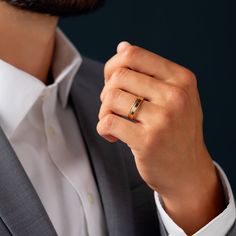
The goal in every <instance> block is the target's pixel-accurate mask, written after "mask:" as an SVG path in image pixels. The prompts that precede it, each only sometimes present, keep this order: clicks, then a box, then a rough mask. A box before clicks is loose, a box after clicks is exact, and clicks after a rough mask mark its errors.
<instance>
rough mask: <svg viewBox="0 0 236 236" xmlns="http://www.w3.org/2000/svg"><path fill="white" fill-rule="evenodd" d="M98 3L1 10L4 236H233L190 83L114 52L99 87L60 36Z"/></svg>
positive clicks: (230, 209)
mask: <svg viewBox="0 0 236 236" xmlns="http://www.w3.org/2000/svg"><path fill="white" fill-rule="evenodd" d="M100 5H102V1H99V0H67V1H59V0H37V1H33V0H5V1H1V2H0V34H1V37H0V59H1V60H0V126H1V130H0V161H1V165H0V203H1V204H0V218H1V221H0V235H1V236H8V235H17V236H27V235H31V236H32V235H66V236H75V235H83V236H84V235H92V236H93V235H96V236H101V235H112V236H114V235H115V236H125V235H127V236H128V235H129V236H130V235H181V236H182V235H199V236H203V235H208V236H209V235H235V234H236V226H234V222H235V205H234V200H233V194H232V191H231V189H230V185H229V183H228V181H227V178H226V176H225V175H224V173H223V171H222V170H221V169H220V167H219V166H217V164H214V163H213V161H212V159H211V156H210V154H209V153H208V151H207V148H206V146H205V144H204V139H203V132H202V117H203V115H202V110H201V105H200V99H199V95H198V91H197V82H196V78H195V76H194V74H193V73H192V72H190V71H189V70H188V69H186V68H184V67H182V66H180V65H177V64H175V63H173V62H171V61H168V60H166V59H164V58H162V57H161V56H159V55H156V54H154V53H151V52H149V51H146V50H144V49H142V48H139V47H136V46H132V45H130V44H129V43H127V42H122V43H120V44H119V46H118V47H117V54H116V55H115V56H114V57H112V59H110V60H109V61H108V62H107V63H106V65H105V69H104V72H105V73H104V74H105V76H104V77H105V86H104V84H103V66H102V65H101V64H100V63H97V62H94V61H92V60H90V59H86V58H81V56H80V55H79V53H78V52H77V51H76V49H75V48H74V47H73V46H72V44H71V43H70V42H69V41H68V39H67V38H66V37H65V36H64V35H63V33H62V32H60V30H58V29H57V21H58V17H59V16H65V15H74V14H78V15H80V14H82V13H84V12H87V11H89V10H92V9H96V8H98V7H99V6H100ZM76 30H77V29H76ZM101 90H102V92H101ZM100 93H101V94H100ZM100 99H101V104H100ZM98 113H99V115H98ZM97 117H99V121H98V118H97ZM96 128H97V132H98V133H99V134H100V136H102V137H103V138H105V139H106V140H107V141H109V142H110V143H114V144H110V143H109V142H107V141H105V140H104V139H102V138H101V137H100V136H99V135H98V134H97V132H96ZM118 140H120V141H122V142H118Z"/></svg>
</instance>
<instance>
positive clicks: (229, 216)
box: [154, 163, 236, 236]
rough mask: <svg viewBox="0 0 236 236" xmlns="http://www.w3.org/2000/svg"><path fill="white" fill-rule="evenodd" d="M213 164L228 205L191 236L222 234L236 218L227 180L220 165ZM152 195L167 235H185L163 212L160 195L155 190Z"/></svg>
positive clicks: (231, 193)
mask: <svg viewBox="0 0 236 236" xmlns="http://www.w3.org/2000/svg"><path fill="white" fill-rule="evenodd" d="M215 166H216V168H217V170H218V173H219V176H220V179H221V182H222V185H223V188H224V192H225V196H226V199H227V201H228V205H227V207H226V208H225V210H224V211H223V212H221V213H220V214H219V215H218V216H217V217H215V218H214V219H213V220H212V221H210V222H209V223H208V224H207V225H205V226H204V227H203V228H201V229H200V230H199V231H198V232H196V233H195V234H194V235H193V236H215V235H218V236H224V235H226V234H227V232H228V231H229V230H230V228H231V227H232V226H233V224H234V222H235V219H236V210H235V202H234V197H233V192H232V189H231V187H230V184H229V181H228V179H227V177H226V175H225V173H224V171H223V170H222V169H221V167H220V166H219V165H218V164H217V163H215ZM154 197H155V201H156V206H157V209H158V211H159V214H160V217H161V219H162V221H163V223H164V226H165V228H166V230H167V232H168V235H169V236H187V234H186V233H185V232H184V230H183V229H182V228H180V227H179V226H178V225H177V224H176V223H175V222H174V221H173V220H172V219H171V218H170V216H169V215H168V214H167V213H166V212H165V210H164V208H163V205H162V201H161V199H160V196H159V195H158V193H157V192H154Z"/></svg>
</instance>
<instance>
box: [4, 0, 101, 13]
mask: <svg viewBox="0 0 236 236" xmlns="http://www.w3.org/2000/svg"><path fill="white" fill-rule="evenodd" d="M0 1H4V2H7V3H8V4H10V5H12V6H15V7H17V8H20V9H23V10H28V11H31V12H37V13H43V14H49V15H53V16H75V15H81V14H85V13H89V12H91V11H95V10H97V9H99V8H100V7H102V6H103V5H104V4H105V0H0Z"/></svg>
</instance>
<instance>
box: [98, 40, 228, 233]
mask: <svg viewBox="0 0 236 236" xmlns="http://www.w3.org/2000/svg"><path fill="white" fill-rule="evenodd" d="M117 51H118V53H117V54H116V55H115V56H114V57H113V58H111V59H110V60H109V61H108V62H107V64H106V66H105V87H104V89H103V91H102V93H101V100H102V106H101V110H100V113H99V119H100V121H99V123H98V125H97V130H98V133H99V134H100V135H101V136H103V137H104V138H106V139H107V140H108V141H110V142H115V141H116V140H117V139H120V140H121V141H123V142H125V143H126V144H127V145H128V146H129V147H130V148H131V151H132V153H133V155H134V157H135V162H136V165H137V169H138V171H139V173H140V175H141V176H142V178H143V179H144V181H145V182H146V183H147V184H148V185H149V186H150V187H151V188H152V189H153V190H154V191H156V192H158V193H159V194H160V196H161V198H162V200H163V202H164V207H165V209H166V211H167V212H168V214H169V215H170V216H171V217H172V219H173V220H174V221H175V222H176V223H177V224H178V225H179V226H180V227H182V228H183V229H184V230H185V232H186V233H188V234H192V233H194V232H195V231H197V230H198V229H200V228H201V227H203V226H204V225H205V224H207V223H208V222H209V221H210V220H211V219H213V218H214V217H215V216H216V215H218V214H219V213H220V212H221V211H222V209H223V207H224V195H223V191H222V189H221V184H220V182H219V180H218V177H217V173H216V170H215V167H214V165H213V163H212V160H211V157H210V155H209V153H208V151H207V149H206V147H205V144H204V138H203V131H202V127H203V124H202V123H203V122H202V121H203V115H202V110H201V104H200V99H199V94H198V89H197V81H196V78H195V75H194V74H193V73H192V72H191V71H189V70H188V69H186V68H184V67H182V66H180V65H177V64H175V63H173V62H171V61H169V60H167V59H164V58H162V57H160V56H158V55H156V54H154V53H151V52H149V51H146V50H144V49H142V48H139V47H136V46H131V45H129V44H128V43H125V42H123V43H121V44H120V45H119V46H118V49H117ZM138 96H141V97H143V98H144V99H145V100H144V101H143V103H142V105H141V107H140V109H139V110H138V111H137V113H136V114H135V122H131V121H130V120H127V119H124V117H127V116H128V113H129V110H130V108H131V106H132V104H133V103H134V101H135V100H136V98H137V97H138Z"/></svg>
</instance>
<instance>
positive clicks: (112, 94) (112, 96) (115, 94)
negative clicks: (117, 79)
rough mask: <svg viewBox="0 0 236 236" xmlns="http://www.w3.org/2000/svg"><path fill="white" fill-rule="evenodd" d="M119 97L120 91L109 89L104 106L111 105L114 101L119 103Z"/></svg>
mask: <svg viewBox="0 0 236 236" xmlns="http://www.w3.org/2000/svg"><path fill="white" fill-rule="evenodd" d="M120 96H121V90H120V89H110V90H109V91H108V92H107V94H106V97H105V101H106V104H107V105H108V106H109V105H111V104H112V103H113V102H114V101H117V102H118V101H119V99H120Z"/></svg>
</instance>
